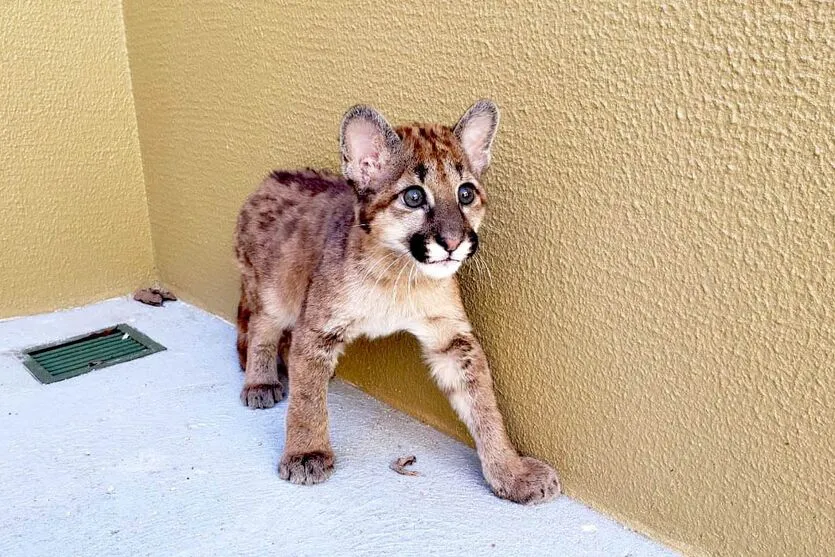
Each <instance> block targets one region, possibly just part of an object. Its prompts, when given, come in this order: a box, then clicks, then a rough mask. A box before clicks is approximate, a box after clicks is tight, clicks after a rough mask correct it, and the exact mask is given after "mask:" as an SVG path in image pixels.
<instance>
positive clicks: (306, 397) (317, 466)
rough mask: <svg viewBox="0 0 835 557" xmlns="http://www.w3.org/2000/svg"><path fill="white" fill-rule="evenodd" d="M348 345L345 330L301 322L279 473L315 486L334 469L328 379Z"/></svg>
mask: <svg viewBox="0 0 835 557" xmlns="http://www.w3.org/2000/svg"><path fill="white" fill-rule="evenodd" d="M343 345H344V329H338V328H331V329H327V330H325V329H320V328H313V327H309V326H304V325H303V326H301V327H299V328H297V329H296V330H295V331H294V332H293V340H292V344H291V346H290V357H289V360H290V361H289V370H288V371H289V376H290V403H289V406H288V409H287V440H286V442H285V445H284V454H283V455H282V457H281V462H280V463H279V466H278V474H279V476H280V477H281V478H282V479H284V480H287V481H290V482H293V483H296V484H305V485H311V484H316V483H320V482H323V481H325V480H327V479H328V478H329V477H330V476H331V474H332V473H333V461H334V458H333V450H332V449H331V444H330V435H329V433H328V407H327V396H328V381H329V380H330V378H331V376H332V375H333V372H334V366H335V365H336V359H337V357H338V355H339V353H340V352H341V350H342V347H343Z"/></svg>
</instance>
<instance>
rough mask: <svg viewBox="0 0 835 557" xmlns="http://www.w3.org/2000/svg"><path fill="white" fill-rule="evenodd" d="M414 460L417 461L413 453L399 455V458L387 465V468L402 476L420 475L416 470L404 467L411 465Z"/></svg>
mask: <svg viewBox="0 0 835 557" xmlns="http://www.w3.org/2000/svg"><path fill="white" fill-rule="evenodd" d="M415 462H417V457H416V456H415V455H409V456H401V457H400V458H398V459H397V460H395V461H394V462H392V463H391V464H390V465H389V468H391V469H392V470H394V471H395V472H397V473H398V474H402V475H403V476H420V474H419V473H418V472H415V471H414V470H407V469H406V466H411V465H412V464H414V463H415Z"/></svg>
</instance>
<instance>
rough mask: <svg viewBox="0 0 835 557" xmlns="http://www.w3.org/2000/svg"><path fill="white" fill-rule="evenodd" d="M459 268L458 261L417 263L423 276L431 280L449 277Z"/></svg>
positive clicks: (459, 263)
mask: <svg viewBox="0 0 835 557" xmlns="http://www.w3.org/2000/svg"><path fill="white" fill-rule="evenodd" d="M459 267H461V262H460V261H440V262H438V263H418V269H420V270H421V271H422V272H423V274H424V275H426V276H428V277H430V278H433V279H444V278H447V277H451V276H452V275H454V274H455V271H457V270H458V269H459Z"/></svg>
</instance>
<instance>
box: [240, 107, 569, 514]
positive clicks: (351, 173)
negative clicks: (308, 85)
mask: <svg viewBox="0 0 835 557" xmlns="http://www.w3.org/2000/svg"><path fill="white" fill-rule="evenodd" d="M497 123H498V111H497V109H496V107H495V105H494V104H493V103H491V102H489V101H480V102H478V103H476V104H475V105H473V107H471V108H470V109H469V110H468V111H467V113H466V114H465V115H464V116H463V117H462V118H461V120H460V121H459V122H458V124H456V126H455V127H447V126H441V125H436V124H429V125H423V124H413V125H410V126H402V127H399V128H396V129H394V128H392V127H391V126H389V124H388V123H387V122H386V121H385V119H384V118H383V117H382V116H380V115H379V113H377V112H376V111H374V110H373V109H371V108H368V107H354V108H352V109H351V110H349V111H348V113H347V114H346V116H345V118H344V120H343V124H342V129H341V150H342V160H343V172H344V174H345V178H344V179H343V178H341V177H338V176H335V175H333V174H330V173H328V172H323V171H316V170H311V169H307V170H303V171H298V172H288V171H275V172H273V173H272V174H270V176H269V177H268V178H267V179H266V180H265V181H264V182H263V183H262V184H261V186H260V187H259V188H258V190H256V192H255V193H253V194H252V195H251V196H250V198H249V199H248V200H247V201H246V203H245V204H244V206H243V208H242V210H241V213H240V216H239V218H238V226H237V230H236V255H237V258H238V264H239V267H240V270H241V279H242V280H241V300H240V303H239V306H238V341H237V347H238V356H239V359H240V363H241V367H242V368H244V369H245V371H246V374H245V379H244V387H243V390H242V392H241V400H242V401H243V403H244V404H246V405H248V406H250V407H253V408H268V407H270V406H273V405H274V404H275V403H277V402H278V401H279V400H280V399H281V398H282V397H283V396H284V387H285V385H287V382H286V379H285V378H283V377H282V376H283V375H284V373H288V374H289V381H290V387H291V389H290V403H289V408H288V411H287V441H286V444H285V448H284V455H283V456H282V459H281V463H280V465H279V474H280V475H281V477H282V478H284V479H286V480H289V481H292V482H295V483H301V484H312V483H318V482H321V481H324V480H325V479H327V478H328V477H329V476H330V475H331V474H332V473H333V465H334V456H333V451H332V449H331V446H330V440H329V434H328V414H327V404H326V398H327V385H328V380H329V379H330V377H331V376H332V375H333V371H334V366H335V364H336V361H337V359H338V357H339V355H340V354H341V352H342V350H343V349H344V347H345V346H346V345H347V344H348V343H350V342H351V341H352V340H353V339H355V338H357V337H358V336H362V335H365V336H368V337H372V338H373V337H378V336H383V335H388V334H391V333H393V332H395V331H401V330H406V331H409V332H411V333H413V334H414V335H415V336H416V337H417V338H418V340H419V341H420V343H421V345H422V346H423V353H424V357H425V359H426V361H427V362H428V363H429V366H430V370H431V373H432V376H433V378H434V379H435V381H436V382H437V383H438V386H439V387H440V389H441V390H442V391H443V392H444V393H445V394H446V395H447V397H448V398H449V400H450V402H451V404H452V406H453V408H454V409H455V410H456V412H457V413H458V415H459V416H460V417H461V419H462V420H463V421H464V423H465V424H466V425H467V427H468V428H469V430H470V432H471V434H472V436H473V439H474V440H475V442H476V448H477V450H478V454H479V457H480V459H481V462H482V469H483V472H484V476H485V478H486V480H487V482H488V484H489V485H490V487H491V488H492V489H493V491H494V492H495V493H496V494H497V495H499V496H500V497H504V498H507V499H510V500H512V501H516V502H520V503H537V502H542V501H546V500H549V499H551V498H553V497H556V496H557V495H558V494H559V489H560V488H559V481H558V480H557V476H556V473H555V472H554V470H553V469H552V468H551V467H549V466H548V465H546V464H545V463H542V462H540V461H538V460H535V459H532V458H528V457H521V456H519V454H518V453H517V452H516V450H515V449H514V448H513V446H512V445H511V443H510V440H509V439H508V437H507V434H506V432H505V428H504V424H503V420H502V417H501V414H500V413H499V410H498V406H497V404H496V400H495V396H494V394H493V383H492V379H491V376H490V370H489V367H488V365H487V360H486V358H485V356H484V352H483V350H482V349H481V346H480V344H479V343H478V340H477V339H476V338H475V336H474V335H473V333H472V327H471V326H470V323H469V320H468V319H467V316H466V313H465V311H464V308H463V305H462V303H461V299H460V292H459V288H458V283H457V281H456V278H455V276H454V273H455V271H457V269H458V267H459V266H460V264H461V262H463V261H464V260H466V259H467V258H468V257H470V256H471V255H472V254H473V253H474V252H475V250H476V249H477V247H478V239H477V235H476V233H477V230H478V227H479V225H480V223H481V220H482V218H483V216H484V211H485V207H486V203H487V195H486V192H485V190H484V187H483V186H482V185H481V183H480V178H481V175H482V173H483V172H484V170H485V169H486V168H487V166H488V164H489V160H490V147H491V145H492V140H493V137H494V135H495V131H496V127H497ZM464 186H466V187H468V188H472V190H471V191H472V195H471V196H470V195H469V194H468V197H466V198H464V199H465V200H466V201H467V202H462V201H461V199H462V198H461V197H460V196H459V188H460V187H464ZM415 188H421V189H420V190H419V191H420V192H422V193H421V195H422V197H421V198H420V199H418V201H420V203H419V204H418V205H408V204H407V203H406V197H405V192H406V191H407V190H411V191H414V189H415ZM413 202H414V200H413Z"/></svg>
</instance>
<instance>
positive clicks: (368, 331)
mask: <svg viewBox="0 0 835 557" xmlns="http://www.w3.org/2000/svg"><path fill="white" fill-rule="evenodd" d="M351 309H352V310H353V311H352V312H351V313H352V314H353V315H352V319H351V325H350V326H349V327H348V330H347V331H346V336H348V337H349V338H356V337H359V336H366V337H368V338H379V337H384V336H388V335H390V334H393V333H396V332H398V331H404V330H408V329H410V328H411V325H412V324H413V323H414V321H415V318H414V314H413V312H412V311H411V309H410V308H409V307H408V304H404V303H403V302H402V301H399V302H398V301H395V302H393V301H392V300H390V299H388V300H387V299H385V298H384V297H382V296H376V297H375V296H373V295H369V296H368V297H367V298H365V299H364V300H362V301H361V302H358V303H356V304H352V308H351Z"/></svg>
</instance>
